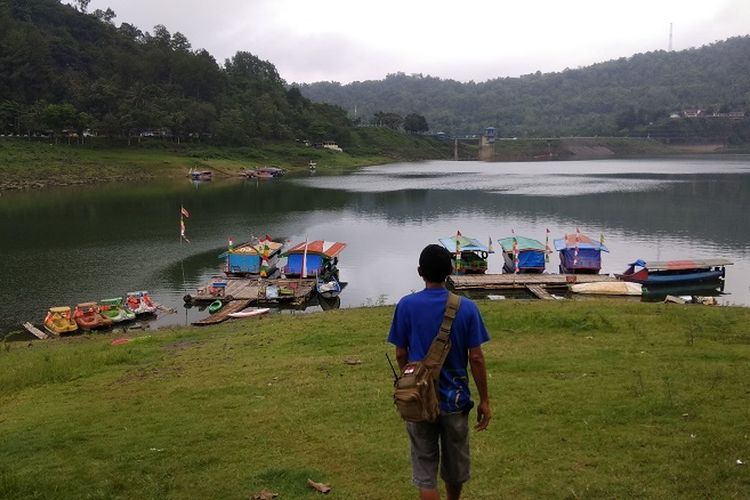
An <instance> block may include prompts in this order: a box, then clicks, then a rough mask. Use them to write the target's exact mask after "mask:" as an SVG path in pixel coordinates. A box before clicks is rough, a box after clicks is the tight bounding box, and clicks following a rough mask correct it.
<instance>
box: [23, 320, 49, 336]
mask: <svg viewBox="0 0 750 500" xmlns="http://www.w3.org/2000/svg"><path fill="white" fill-rule="evenodd" d="M23 327H24V328H25V329H26V331H27V332H29V333H30V334H32V335H33V336H35V337H37V338H40V339H42V340H44V339H47V338H49V335H47V334H46V333H44V332H43V331H41V330H40V329H39V328H37V327H35V326H34V325H32V324H31V323H29V322H28V321H27V322H26V323H24V324H23Z"/></svg>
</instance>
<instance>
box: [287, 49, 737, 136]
mask: <svg viewBox="0 0 750 500" xmlns="http://www.w3.org/2000/svg"><path fill="white" fill-rule="evenodd" d="M301 89H302V93H303V94H304V95H305V96H306V97H309V98H310V99H312V100H313V101H318V102H327V103H332V104H337V105H339V106H342V107H344V108H345V109H347V110H348V111H349V112H350V113H352V112H353V110H354V108H355V106H356V109H357V115H358V116H359V117H361V118H362V119H363V120H369V119H370V118H371V117H372V116H373V115H374V113H377V112H386V113H387V112H398V113H401V114H406V113H418V114H420V115H423V116H425V117H426V118H427V122H428V124H429V126H430V129H431V130H432V131H444V132H446V133H477V132H479V131H481V130H483V129H484V127H487V126H490V125H492V126H495V127H497V128H498V133H499V134H500V135H504V136H519V137H521V136H558V135H584V136H588V135H639V134H645V133H649V130H648V129H649V127H651V128H653V127H659V126H660V127H661V128H662V129H663V128H664V127H668V125H666V123H667V121H668V117H669V114H670V113H672V112H675V111H681V110H685V109H689V108H702V109H703V110H704V112H706V111H707V112H719V111H724V112H728V111H748V112H750V37H748V36H744V37H736V38H730V39H728V40H726V41H722V42H718V43H714V44H711V45H707V46H704V47H701V48H697V49H689V50H683V51H679V52H666V51H657V52H649V53H646V54H637V55H634V56H632V57H628V58H621V59H617V60H612V61H608V62H604V63H600V64H595V65H592V66H589V67H585V68H581V69H573V70H571V69H566V70H565V71H562V72H559V73H546V74H542V73H540V72H537V73H535V74H530V75H524V76H521V77H518V78H498V79H494V80H489V81H486V82H482V83H474V82H469V83H460V82H457V81H454V80H444V79H440V78H435V77H430V76H422V75H405V74H403V73H398V74H392V75H388V76H387V77H386V78H385V79H384V80H378V81H365V82H354V83H351V84H348V85H341V84H339V83H336V82H319V83H314V84H309V85H303V86H302V87H301ZM649 124H655V125H651V126H649Z"/></svg>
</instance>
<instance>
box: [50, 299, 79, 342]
mask: <svg viewBox="0 0 750 500" xmlns="http://www.w3.org/2000/svg"><path fill="white" fill-rule="evenodd" d="M44 329H45V330H47V331H48V332H50V333H52V334H55V335H60V334H62V333H70V332H74V331H76V330H78V324H76V322H75V321H74V320H73V318H72V317H71V313H70V307H68V306H59V307H50V308H49V311H47V316H46V317H45V318H44Z"/></svg>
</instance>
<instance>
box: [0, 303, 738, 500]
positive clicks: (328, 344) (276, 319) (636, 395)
mask: <svg viewBox="0 0 750 500" xmlns="http://www.w3.org/2000/svg"><path fill="white" fill-rule="evenodd" d="M480 307H481V310H482V313H483V315H484V318H485V322H486V324H487V327H488V329H489V331H490V333H491V336H492V341H491V342H490V343H488V344H487V345H486V347H485V352H486V357H487V360H488V369H489V375H490V379H489V380H490V392H491V396H492V405H493V410H494V418H493V420H492V422H491V425H490V429H489V430H488V431H487V432H485V433H476V434H472V450H473V459H474V463H473V466H474V468H473V474H474V478H473V479H472V481H470V482H469V483H468V485H467V487H466V490H465V491H466V498H467V499H479V498H482V499H484V498H487V499H495V498H550V497H551V498H603V497H604V498H633V497H641V498H739V497H744V496H746V495H747V492H748V491H750V465H738V462H737V461H738V460H740V461H741V462H742V463H744V464H747V462H749V461H750V405H748V395H750V369H749V368H748V367H749V366H750V327H748V325H750V310H748V309H744V308H723V307H722V308H708V307H702V306H676V305H664V304H640V303H621V302H612V301H586V302H565V303H543V302H541V301H539V302H519V301H512V302H510V301H509V302H505V303H496V302H483V303H480ZM392 314H393V308H392V307H374V308H362V309H350V310H340V311H332V312H327V313H318V314H302V315H292V316H289V315H284V316H278V315H277V316H271V317H266V318H262V319H260V320H258V321H245V322H236V323H229V324H223V325H218V326H216V327H211V328H206V329H194V328H193V329H169V330H161V331H155V332H150V336H145V337H141V339H140V341H138V342H131V343H129V344H126V345H120V346H113V345H111V344H110V342H111V341H112V339H113V338H115V337H116V336H117V335H116V334H100V335H86V336H77V337H71V338H67V339H60V340H52V341H35V342H33V343H31V344H29V345H27V343H6V344H4V346H3V345H2V344H0V387H2V392H1V393H0V408H2V412H0V449H2V450H3V452H2V454H0V498H238V499H241V498H248V497H249V496H250V495H251V494H252V493H254V492H257V491H259V490H261V489H264V488H266V489H269V490H271V491H274V492H278V493H279V494H280V496H279V498H316V497H318V495H319V493H315V492H313V491H312V490H309V489H307V488H306V486H305V482H306V480H307V479H308V478H309V479H313V480H315V481H322V482H326V483H330V484H331V485H332V486H333V492H332V493H331V496H333V497H336V498H364V499H368V498H369V499H385V498H389V499H390V498H414V496H415V492H414V490H413V488H412V487H411V486H410V484H409V479H410V475H409V464H408V454H407V442H406V437H405V434H404V431H403V424H402V423H401V422H400V421H399V418H398V417H397V415H396V414H395V412H394V410H393V408H392V404H391V399H390V391H391V375H390V369H389V368H388V366H387V364H386V361H385V357H384V354H383V353H384V352H385V351H391V347H390V346H388V345H387V344H386V343H385V341H384V338H385V335H386V332H387V330H388V327H389V323H390V319H391V316H392ZM3 347H4V348H3ZM346 360H359V361H361V364H354V365H350V364H347V363H346V362H345V361H346Z"/></svg>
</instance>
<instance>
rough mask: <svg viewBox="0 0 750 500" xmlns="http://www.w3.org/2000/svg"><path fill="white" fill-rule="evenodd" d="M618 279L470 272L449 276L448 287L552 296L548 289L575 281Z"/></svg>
mask: <svg viewBox="0 0 750 500" xmlns="http://www.w3.org/2000/svg"><path fill="white" fill-rule="evenodd" d="M602 281H617V279H616V278H614V277H612V276H609V275H606V274H469V275H463V276H448V281H447V285H448V288H450V289H451V290H455V291H471V290H476V291H483V290H484V291H489V290H528V291H530V292H531V293H533V294H534V295H535V296H537V297H539V298H544V299H549V298H552V297H551V296H549V293H547V290H548V289H558V290H559V289H565V288H567V287H568V286H569V285H573V284H575V283H598V282H602Z"/></svg>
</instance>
